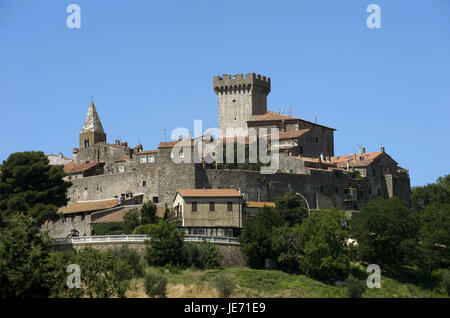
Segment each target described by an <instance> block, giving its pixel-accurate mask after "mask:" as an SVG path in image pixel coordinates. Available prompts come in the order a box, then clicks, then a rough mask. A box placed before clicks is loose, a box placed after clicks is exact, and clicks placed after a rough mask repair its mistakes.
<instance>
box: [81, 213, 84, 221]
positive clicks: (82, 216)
mask: <svg viewBox="0 0 450 318" xmlns="http://www.w3.org/2000/svg"><path fill="white" fill-rule="evenodd" d="M84 218H85V215H84V213H83V214H81V221H84Z"/></svg>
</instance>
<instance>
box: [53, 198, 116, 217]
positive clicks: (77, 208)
mask: <svg viewBox="0 0 450 318" xmlns="http://www.w3.org/2000/svg"><path fill="white" fill-rule="evenodd" d="M118 205H119V200H117V199H108V200H99V201H84V202H77V203H74V204H71V205H68V206H65V207H63V208H61V209H59V211H58V212H59V213H62V214H68V213H77V212H91V211H99V210H106V209H111V208H114V207H116V206H118Z"/></svg>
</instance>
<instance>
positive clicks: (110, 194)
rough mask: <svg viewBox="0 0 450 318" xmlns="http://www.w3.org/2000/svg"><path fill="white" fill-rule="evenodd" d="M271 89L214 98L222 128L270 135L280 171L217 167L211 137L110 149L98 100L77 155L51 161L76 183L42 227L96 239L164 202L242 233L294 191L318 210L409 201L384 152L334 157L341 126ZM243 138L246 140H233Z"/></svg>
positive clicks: (216, 85) (261, 80)
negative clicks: (103, 227) (99, 225)
mask: <svg viewBox="0 0 450 318" xmlns="http://www.w3.org/2000/svg"><path fill="white" fill-rule="evenodd" d="M270 83H271V82H270V78H268V77H265V76H261V75H257V74H255V73H249V74H246V75H243V74H236V75H234V76H231V75H223V76H214V78H213V91H214V92H215V93H216V94H217V98H218V122H219V131H220V132H221V133H223V132H225V131H226V129H227V128H233V129H241V131H243V132H245V133H246V132H248V131H249V130H251V129H253V131H256V132H257V134H258V138H260V137H262V135H263V134H264V136H263V137H264V138H266V139H267V142H268V149H269V151H271V152H274V151H275V150H276V151H277V152H278V153H279V157H278V169H277V171H276V173H273V174H262V173H261V172H260V171H257V170H251V169H250V170H247V169H245V170H244V169H239V168H236V167H235V168H223V167H220V166H219V165H218V164H214V163H212V164H211V162H210V161H208V160H207V158H208V156H211V153H207V151H204V150H203V149H201V150H200V151H199V150H198V145H199V142H201V143H202V144H210V143H214V142H215V140H214V138H213V137H212V136H211V135H205V136H201V137H197V138H191V137H190V136H188V137H187V138H186V137H185V138H181V137H180V139H179V140H175V141H170V142H161V143H160V144H159V146H158V148H157V149H151V150H144V149H143V147H142V145H140V144H138V145H135V146H134V147H131V145H129V144H128V143H127V142H126V141H121V140H115V141H114V143H110V142H108V141H107V134H106V132H105V131H104V130H103V127H102V124H101V121H100V117H99V115H98V113H97V110H96V107H95V105H94V103H93V102H91V104H90V106H89V109H88V112H87V115H86V120H85V122H84V125H83V127H82V129H81V132H80V133H79V145H78V147H77V148H74V149H73V158H67V157H64V156H63V155H62V154H59V155H49V156H48V158H49V160H50V163H51V164H62V165H64V170H65V172H66V174H67V176H66V177H65V178H66V179H67V180H70V181H71V182H72V183H73V185H72V186H71V188H70V189H69V193H68V196H69V197H70V202H69V204H68V205H67V206H66V207H64V208H62V209H61V213H62V214H63V218H62V219H61V220H60V221H55V222H52V221H50V222H49V223H47V224H45V225H44V228H45V229H47V230H49V231H50V235H51V236H53V237H66V236H67V235H68V234H70V231H71V230H72V229H76V230H77V231H78V232H79V233H81V235H90V234H91V223H93V222H107V221H111V220H116V221H117V220H119V221H120V220H121V218H122V216H123V215H124V213H126V211H127V210H128V209H130V208H133V207H136V206H139V205H141V204H142V202H144V201H147V200H151V201H153V202H154V203H155V204H156V205H157V206H158V213H162V212H161V211H163V210H164V208H165V206H166V205H167V206H168V207H169V208H171V209H172V208H173V210H174V213H175V218H176V219H178V220H179V221H180V224H181V226H183V227H184V228H185V229H186V230H187V232H188V233H193V234H206V235H217V236H236V235H237V233H239V229H240V228H241V227H242V220H243V218H244V216H245V214H246V213H254V212H255V211H256V209H257V208H258V207H261V206H263V205H264V204H266V205H273V201H274V200H275V198H276V197H278V196H279V195H282V194H284V193H286V192H288V191H293V192H295V193H299V194H301V195H302V196H303V197H304V198H305V200H306V201H307V202H308V204H309V206H310V208H311V209H326V208H330V207H337V208H339V209H343V210H358V209H360V207H361V205H362V204H363V203H364V202H368V201H370V200H372V199H374V198H375V197H377V196H381V197H383V198H389V197H392V196H398V197H400V198H401V199H404V200H408V197H409V194H410V180H409V175H408V171H407V170H406V169H404V168H402V167H400V166H399V165H398V164H397V162H396V161H395V160H394V159H393V158H392V157H391V156H389V155H388V153H387V152H386V151H385V149H384V148H383V147H381V148H380V149H377V150H378V151H375V152H366V150H365V148H361V151H360V152H359V153H354V154H347V155H341V154H339V155H335V149H334V132H335V130H336V129H335V128H331V127H327V126H324V125H320V124H318V123H315V122H310V121H306V120H303V119H300V118H296V117H292V116H288V115H285V114H282V113H277V112H273V111H269V110H268V109H267V96H268V94H269V93H270V89H271V85H270ZM271 128H278V131H279V133H278V142H271V135H270V132H271V130H270V129H271ZM266 129H267V132H269V133H268V135H267V134H266V133H265V131H266ZM262 132H264V133H262ZM236 140H238V141H239V140H241V139H233V140H231V141H230V140H225V142H233V141H236ZM242 140H244V141H243V142H244V143H245V144H247V145H249V144H251V143H252V142H253V141H252V139H251V138H244V139H242ZM174 150H176V151H174ZM174 153H175V156H176V157H178V158H179V159H183V157H184V156H187V155H192V157H196V159H198V160H191V161H190V162H184V161H181V163H178V162H176V160H174ZM209 158H210V157H209ZM238 167H239V166H238Z"/></svg>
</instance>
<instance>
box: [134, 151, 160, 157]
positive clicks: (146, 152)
mask: <svg viewBox="0 0 450 318" xmlns="http://www.w3.org/2000/svg"><path fill="white" fill-rule="evenodd" d="M155 153H158V150H145V151H140V152H137V153H136V155H137V156H139V155H149V154H155Z"/></svg>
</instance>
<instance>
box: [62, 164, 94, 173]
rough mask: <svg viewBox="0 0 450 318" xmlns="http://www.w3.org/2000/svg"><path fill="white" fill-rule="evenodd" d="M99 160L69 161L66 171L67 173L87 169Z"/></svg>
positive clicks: (65, 167) (65, 166)
mask: <svg viewBox="0 0 450 318" xmlns="http://www.w3.org/2000/svg"><path fill="white" fill-rule="evenodd" d="M97 164H98V162H90V163H73V162H71V163H68V164H66V165H64V172H65V173H67V174H70V173H80V172H83V171H86V170H88V169H90V168H92V167H94V166H96V165H97Z"/></svg>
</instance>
